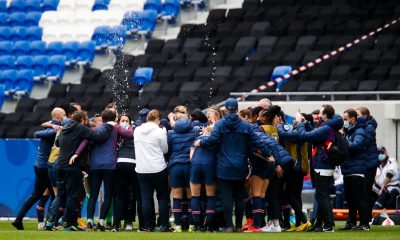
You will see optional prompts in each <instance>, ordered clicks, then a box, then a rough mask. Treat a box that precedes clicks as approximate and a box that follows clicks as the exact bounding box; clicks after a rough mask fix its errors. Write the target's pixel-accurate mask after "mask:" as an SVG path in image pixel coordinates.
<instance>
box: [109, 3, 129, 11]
mask: <svg viewBox="0 0 400 240" xmlns="http://www.w3.org/2000/svg"><path fill="white" fill-rule="evenodd" d="M127 1H128V0H111V2H110V4H109V5H108V10H109V11H126V10H127V5H128V4H127Z"/></svg>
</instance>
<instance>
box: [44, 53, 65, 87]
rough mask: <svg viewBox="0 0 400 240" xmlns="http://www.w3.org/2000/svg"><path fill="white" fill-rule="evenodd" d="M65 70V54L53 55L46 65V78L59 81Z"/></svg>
mask: <svg viewBox="0 0 400 240" xmlns="http://www.w3.org/2000/svg"><path fill="white" fill-rule="evenodd" d="M64 71H65V56H63V55H54V56H51V57H50V58H49V63H48V65H47V80H49V81H61V79H62V78H63V76H64Z"/></svg>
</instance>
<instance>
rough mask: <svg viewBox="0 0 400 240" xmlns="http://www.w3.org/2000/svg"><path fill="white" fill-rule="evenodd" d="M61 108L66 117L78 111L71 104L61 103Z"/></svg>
mask: <svg viewBox="0 0 400 240" xmlns="http://www.w3.org/2000/svg"><path fill="white" fill-rule="evenodd" d="M61 108H62V109H64V111H65V115H66V116H67V117H69V116H71V114H73V113H74V112H76V111H77V110H78V109H77V108H76V107H74V106H73V105H72V103H63V104H61Z"/></svg>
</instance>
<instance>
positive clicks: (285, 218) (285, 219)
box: [282, 206, 300, 229]
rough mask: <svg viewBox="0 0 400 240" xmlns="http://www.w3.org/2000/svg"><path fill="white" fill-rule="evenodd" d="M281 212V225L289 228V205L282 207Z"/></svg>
mask: <svg viewBox="0 0 400 240" xmlns="http://www.w3.org/2000/svg"><path fill="white" fill-rule="evenodd" d="M282 214H283V225H284V226H285V228H287V229H289V228H290V206H289V207H287V206H284V207H282ZM299 226H300V225H299Z"/></svg>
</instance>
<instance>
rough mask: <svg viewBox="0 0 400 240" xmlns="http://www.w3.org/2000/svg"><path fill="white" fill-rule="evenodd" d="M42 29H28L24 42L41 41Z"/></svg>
mask: <svg viewBox="0 0 400 240" xmlns="http://www.w3.org/2000/svg"><path fill="white" fill-rule="evenodd" d="M42 35H43V28H41V27H28V28H27V30H26V34H25V40H29V41H37V40H42Z"/></svg>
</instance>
